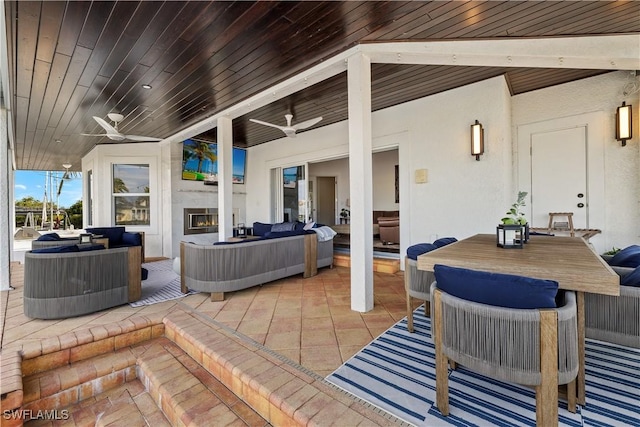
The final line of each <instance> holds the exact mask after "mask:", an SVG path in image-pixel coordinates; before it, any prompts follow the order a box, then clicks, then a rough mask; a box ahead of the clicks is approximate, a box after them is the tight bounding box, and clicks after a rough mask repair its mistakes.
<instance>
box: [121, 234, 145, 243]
mask: <svg viewBox="0 0 640 427" xmlns="http://www.w3.org/2000/svg"><path fill="white" fill-rule="evenodd" d="M120 244H121V245H123V246H142V234H140V233H130V232H127V231H125V232H124V233H122V240H121V241H120Z"/></svg>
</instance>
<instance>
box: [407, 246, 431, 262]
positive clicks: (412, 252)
mask: <svg viewBox="0 0 640 427" xmlns="http://www.w3.org/2000/svg"><path fill="white" fill-rule="evenodd" d="M434 249H438V247H437V246H436V245H434V244H432V243H418V244H415V245H413V246H409V247H408V248H407V256H408V257H409V259H412V260H417V259H418V255H422V254H426V253H427V252H430V251H432V250H434Z"/></svg>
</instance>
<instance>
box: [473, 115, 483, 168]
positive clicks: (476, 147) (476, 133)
mask: <svg viewBox="0 0 640 427" xmlns="http://www.w3.org/2000/svg"><path fill="white" fill-rule="evenodd" d="M483 153H484V129H482V125H481V124H480V122H479V121H477V120H476V122H475V123H474V124H472V125H471V155H472V156H476V160H480V155H481V154H483Z"/></svg>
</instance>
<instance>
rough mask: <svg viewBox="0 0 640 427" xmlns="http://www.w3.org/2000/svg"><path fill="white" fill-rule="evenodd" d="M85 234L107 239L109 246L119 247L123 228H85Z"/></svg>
mask: <svg viewBox="0 0 640 427" xmlns="http://www.w3.org/2000/svg"><path fill="white" fill-rule="evenodd" d="M86 230H87V233H91V234H97V235H100V236H104V237H106V238H107V239H109V246H113V245H119V244H120V243H121V242H122V235H123V234H124V227H97V228H87V229H86Z"/></svg>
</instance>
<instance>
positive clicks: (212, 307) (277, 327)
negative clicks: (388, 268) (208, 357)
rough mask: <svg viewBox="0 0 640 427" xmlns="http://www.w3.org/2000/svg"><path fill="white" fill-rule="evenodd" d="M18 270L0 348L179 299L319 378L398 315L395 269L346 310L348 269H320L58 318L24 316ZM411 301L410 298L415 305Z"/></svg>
mask: <svg viewBox="0 0 640 427" xmlns="http://www.w3.org/2000/svg"><path fill="white" fill-rule="evenodd" d="M23 276H24V269H23V265H22V264H20V263H13V264H12V268H11V284H12V286H13V287H14V288H15V290H12V291H3V292H0V297H1V299H0V302H1V305H0V331H1V334H2V335H1V341H0V343H1V347H0V349H1V350H0V351H2V352H3V351H5V350H9V349H15V348H17V347H20V346H21V345H22V344H23V343H26V342H28V341H33V340H40V339H42V338H48V337H52V336H57V335H61V334H63V333H66V332H70V331H77V330H82V329H87V328H90V327H93V326H97V325H105V324H109V323H113V322H118V321H121V320H124V319H127V318H129V317H132V316H138V315H144V314H149V313H159V312H162V313H168V312H169V311H171V310H172V309H173V308H175V307H178V306H180V305H182V304H184V305H187V306H189V307H191V308H193V309H195V310H197V311H198V312H200V313H202V314H205V315H207V316H209V317H211V318H212V319H214V320H215V321H217V322H220V323H223V324H225V325H227V326H229V327H231V328H233V329H234V330H237V331H238V332H241V333H242V334H244V335H246V336H248V337H250V338H252V339H253V340H255V341H257V342H258V343H260V344H263V345H265V346H266V347H268V348H270V349H272V350H274V351H276V352H278V353H280V354H282V355H284V356H286V357H288V358H289V359H291V360H293V361H294V362H296V363H299V364H300V365H302V366H304V367H305V368H308V369H310V370H312V371H314V372H316V373H317V374H319V375H321V376H327V375H328V374H330V373H331V372H333V371H334V370H335V369H336V368H338V367H339V366H340V365H341V364H342V363H344V362H345V361H346V360H347V359H349V358H350V357H351V356H352V355H353V354H355V353H356V352H357V351H358V350H360V349H361V348H362V347H364V346H365V345H366V344H367V343H369V342H370V341H372V340H373V339H374V338H375V337H377V336H378V335H380V334H381V333H382V332H384V331H385V330H386V329H388V328H389V327H390V326H391V325H393V324H394V323H396V322H397V321H398V320H400V319H402V318H403V317H404V316H405V310H406V308H405V292H404V282H403V280H404V279H403V273H402V272H398V273H396V274H385V273H374V303H375V306H374V309H373V310H371V311H369V312H367V313H359V312H355V311H352V310H351V308H350V296H349V294H350V271H349V269H348V268H345V267H334V268H332V269H330V268H322V269H320V270H319V272H318V275H317V276H315V277H312V278H309V279H303V278H302V276H301V275H297V276H293V277H290V278H287V279H284V280H278V281H275V282H271V283H268V284H266V285H263V286H255V287H252V288H250V289H246V290H243V291H238V292H233V293H228V294H226V295H225V297H226V299H225V301H220V302H212V301H210V299H209V294H204V293H201V294H195V295H190V296H188V297H185V298H182V299H179V300H176V301H169V302H164V303H159V304H155V305H151V306H146V307H139V308H131V307H130V306H129V305H123V306H120V307H116V308H113V309H110V310H105V311H101V312H98V313H93V314H90V315H86V316H81V317H76V318H70V319H64V320H38V319H30V318H28V317H26V316H25V315H24V313H23V302H22V289H23ZM418 304H419V302H418V301H415V305H416V306H417V305H418Z"/></svg>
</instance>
